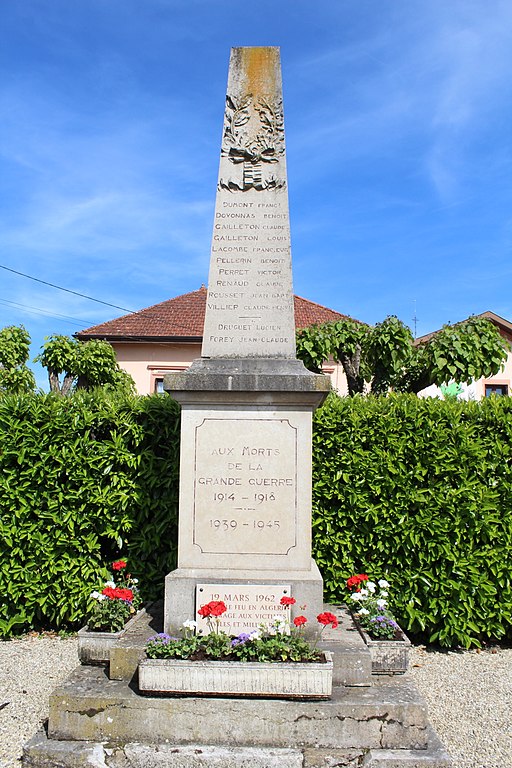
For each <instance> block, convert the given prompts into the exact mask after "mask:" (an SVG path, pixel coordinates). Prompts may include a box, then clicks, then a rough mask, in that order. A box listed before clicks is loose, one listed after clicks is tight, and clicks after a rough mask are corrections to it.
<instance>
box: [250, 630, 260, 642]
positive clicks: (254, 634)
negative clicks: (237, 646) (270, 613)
mask: <svg viewBox="0 0 512 768" xmlns="http://www.w3.org/2000/svg"><path fill="white" fill-rule="evenodd" d="M249 637H250V638H251V640H258V639H259V638H260V637H261V632H260V631H259V629H253V631H252V632H249Z"/></svg>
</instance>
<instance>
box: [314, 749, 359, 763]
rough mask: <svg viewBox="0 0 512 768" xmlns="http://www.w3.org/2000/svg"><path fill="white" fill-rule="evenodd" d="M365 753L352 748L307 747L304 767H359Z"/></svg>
mask: <svg viewBox="0 0 512 768" xmlns="http://www.w3.org/2000/svg"><path fill="white" fill-rule="evenodd" d="M363 755H364V753H363V752H361V751H359V750H352V749H351V750H346V749H305V750H304V766H303V768H359V766H360V765H361V761H362V759H363Z"/></svg>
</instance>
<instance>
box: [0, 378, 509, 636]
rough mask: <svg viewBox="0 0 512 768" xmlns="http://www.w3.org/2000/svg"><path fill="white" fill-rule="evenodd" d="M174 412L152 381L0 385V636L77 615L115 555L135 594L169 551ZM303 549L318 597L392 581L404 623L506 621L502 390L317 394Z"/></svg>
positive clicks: (417, 626) (481, 625)
mask: <svg viewBox="0 0 512 768" xmlns="http://www.w3.org/2000/svg"><path fill="white" fill-rule="evenodd" d="M178 448H179V416H178V408H177V406H176V404H175V403H174V402H173V401H172V400H171V399H170V398H167V397H158V396H155V397H131V398H130V397H128V398H127V397H113V396H112V395H110V396H106V395H103V394H101V393H94V394H86V393H85V394H84V393H82V394H76V395H73V396H72V397H69V398H62V397H57V396H53V395H26V396H20V397H15V396H11V397H8V396H3V397H1V398H0V636H9V635H10V634H12V633H13V632H18V631H23V630H25V629H27V628H29V627H32V626H44V625H47V626H54V627H59V626H69V625H74V626H76V625H78V624H80V623H81V622H82V620H83V615H84V611H85V609H86V605H87V602H88V597H89V592H90V589H91V586H94V585H96V584H97V580H98V578H99V577H101V578H106V576H107V568H106V567H107V566H108V564H109V563H110V561H111V560H112V559H114V558H116V557H119V556H123V557H127V558H128V560H129V565H130V570H131V571H132V573H133V574H134V575H135V576H138V577H139V579H140V580H141V585H142V589H143V594H144V597H146V598H152V597H158V596H161V594H162V592H163V578H164V575H165V574H166V573H167V572H169V571H170V570H172V568H174V567H175V564H176V547H177V496H178ZM313 459H314V472H313V502H314V508H313V534H314V556H315V558H316V560H317V562H318V564H319V567H320V569H321V571H322V573H323V576H324V581H325V590H326V599H328V600H331V601H341V600H343V599H344V597H345V591H344V583H345V580H346V578H347V577H348V576H350V575H351V574H352V573H355V572H361V571H366V572H367V573H368V574H369V575H370V576H371V577H373V578H375V579H378V578H381V577H385V578H387V579H388V581H390V582H391V583H392V590H393V592H392V594H393V597H394V607H395V608H396V612H397V615H398V618H399V619H400V621H401V623H402V625H403V626H404V627H405V628H406V629H408V630H409V632H410V633H411V634H414V635H420V636H423V637H424V638H425V639H427V640H429V641H431V642H438V643H440V644H442V645H446V646H451V645H459V644H460V645H464V646H469V645H471V644H476V643H478V642H479V640H482V639H486V638H503V637H504V636H506V635H507V634H508V635H509V636H510V626H511V624H510V622H511V613H512V590H511V560H512V556H511V552H512V400H510V399H508V398H501V399H499V398H491V399H489V400H486V401H484V402H483V403H457V402H443V401H439V400H432V399H427V400H421V399H418V398H417V397H416V396H414V395H400V396H391V397H382V398H373V397H370V398H362V397H356V398H353V399H340V398H338V397H336V396H334V395H333V396H331V397H329V399H328V401H327V402H326V404H325V405H324V406H323V408H321V409H319V411H317V413H316V415H315V428H314V444H313Z"/></svg>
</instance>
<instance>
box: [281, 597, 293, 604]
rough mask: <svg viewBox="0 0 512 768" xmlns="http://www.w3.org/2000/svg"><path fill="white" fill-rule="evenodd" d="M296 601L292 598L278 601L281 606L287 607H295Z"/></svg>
mask: <svg viewBox="0 0 512 768" xmlns="http://www.w3.org/2000/svg"><path fill="white" fill-rule="evenodd" d="M296 602H297V601H296V599H295V598H294V597H282V598H281V600H280V603H281V605H284V606H288V605H295V603H296Z"/></svg>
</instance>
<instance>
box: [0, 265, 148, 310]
mask: <svg viewBox="0 0 512 768" xmlns="http://www.w3.org/2000/svg"><path fill="white" fill-rule="evenodd" d="M0 269H5V270H7V272H13V273H14V274H15V275H21V277H26V278H28V279H29V280H34V281H35V282H36V283H42V284H43V285H49V286H50V287H51V288H57V290H59V291H65V292H66V293H73V294H74V295H75V296H81V298H82V299H89V301H96V302H97V303H98V304H105V305H106V306H107V307H114V309H122V310H123V312H130V313H133V312H134V311H135V310H133V309H127V308H126V307H118V306H117V304H110V302H108V301H102V300H101V299H94V298H93V297H92V296H86V295H85V293H79V292H78V291H71V290H70V289H69V288H62V286H60V285H55V284H54V283H48V282H47V281H46V280H40V279H39V278H38V277H32V275H26V274H25V273H24V272H18V271H17V270H16V269H11V268H10V267H4V265H3V264H0Z"/></svg>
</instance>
